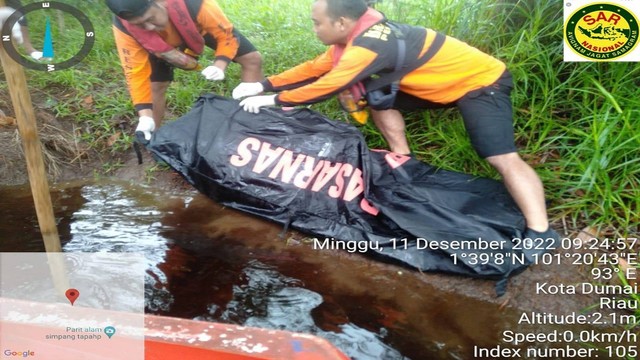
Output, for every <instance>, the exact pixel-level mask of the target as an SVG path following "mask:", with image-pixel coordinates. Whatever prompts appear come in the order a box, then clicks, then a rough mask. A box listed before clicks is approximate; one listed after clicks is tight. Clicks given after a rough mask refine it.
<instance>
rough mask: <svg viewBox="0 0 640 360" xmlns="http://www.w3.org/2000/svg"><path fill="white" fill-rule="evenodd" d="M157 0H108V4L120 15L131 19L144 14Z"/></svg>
mask: <svg viewBox="0 0 640 360" xmlns="http://www.w3.org/2000/svg"><path fill="white" fill-rule="evenodd" d="M154 1H155V0H107V1H106V2H107V6H108V7H109V9H111V11H112V12H113V13H114V14H116V15H117V16H118V17H120V18H122V19H125V20H130V19H133V18H135V17H138V16H142V15H143V14H144V13H145V12H146V11H147V9H149V8H150V7H151V5H153V2H154Z"/></svg>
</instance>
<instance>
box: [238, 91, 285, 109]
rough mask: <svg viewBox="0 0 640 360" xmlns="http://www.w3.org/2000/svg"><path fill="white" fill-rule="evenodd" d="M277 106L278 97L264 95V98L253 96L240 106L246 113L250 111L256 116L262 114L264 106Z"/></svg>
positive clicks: (243, 101)
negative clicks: (261, 109) (261, 110)
mask: <svg viewBox="0 0 640 360" xmlns="http://www.w3.org/2000/svg"><path fill="white" fill-rule="evenodd" d="M275 104H276V95H275V94H274V95H263V96H251V97H248V98H246V99H244V100H242V101H240V106H242V108H243V109H244V111H248V112H251V113H254V114H257V113H259V112H260V108H261V107H263V106H273V105H275Z"/></svg>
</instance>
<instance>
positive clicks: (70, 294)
mask: <svg viewBox="0 0 640 360" xmlns="http://www.w3.org/2000/svg"><path fill="white" fill-rule="evenodd" d="M64 295H65V296H66V297H67V299H69V302H70V303H71V306H73V303H74V302H75V301H76V299H77V298H78V296H80V291H78V290H76V289H69V290H67V291H66V292H65V293H64Z"/></svg>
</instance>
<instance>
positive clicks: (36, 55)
mask: <svg viewBox="0 0 640 360" xmlns="http://www.w3.org/2000/svg"><path fill="white" fill-rule="evenodd" d="M42 55H44V54H43V53H42V51H34V52H32V53H31V54H29V56H31V58H32V59H33V60H40V59H42Z"/></svg>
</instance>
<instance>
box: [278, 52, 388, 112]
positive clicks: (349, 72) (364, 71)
mask: <svg viewBox="0 0 640 360" xmlns="http://www.w3.org/2000/svg"><path fill="white" fill-rule="evenodd" d="M325 54H327V53H325ZM377 57H378V54H376V53H375V52H374V51H372V50H369V49H366V48H364V47H360V46H348V47H347V49H345V52H344V54H343V55H342V57H341V58H340V61H339V62H338V64H337V65H336V66H335V67H333V68H332V61H331V58H330V57H329V58H327V59H324V58H322V55H321V56H320V57H318V58H316V59H315V60H313V62H317V64H311V65H315V67H310V66H311V65H309V64H302V65H300V66H297V67H295V68H293V69H291V70H289V71H287V72H285V73H283V74H281V75H278V77H270V78H269V82H271V83H272V84H273V85H276V84H278V82H279V81H281V80H282V79H283V78H282V77H281V76H282V75H284V74H287V73H288V72H295V73H296V74H297V75H299V77H298V79H297V80H298V83H301V81H300V80H302V79H303V78H305V76H306V78H307V79H311V78H310V76H311V75H316V77H317V76H319V77H318V78H317V80H315V81H313V82H311V83H308V84H306V85H302V86H300V87H296V88H295V89H292V90H285V91H282V92H281V93H280V94H278V96H277V97H276V102H277V103H278V104H280V105H287V106H293V105H303V104H313V103H317V102H320V101H323V100H326V99H328V98H330V97H331V96H333V95H336V94H338V93H339V92H341V91H342V90H344V89H346V88H348V87H350V86H351V85H353V84H355V83H356V82H358V81H361V80H364V79H366V78H367V77H369V76H370V75H371V73H370V72H369V66H370V65H371V64H372V63H373V62H374V61H375V60H376V58H377ZM317 69H322V70H323V72H322V73H320V72H319V71H317V72H314V70H317ZM327 69H329V70H328V71H327ZM291 75H294V74H291ZM293 78H294V77H293V76H289V81H290V82H289V83H292V80H291V79H293ZM272 80H273V82H272ZM276 89H277V87H276Z"/></svg>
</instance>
